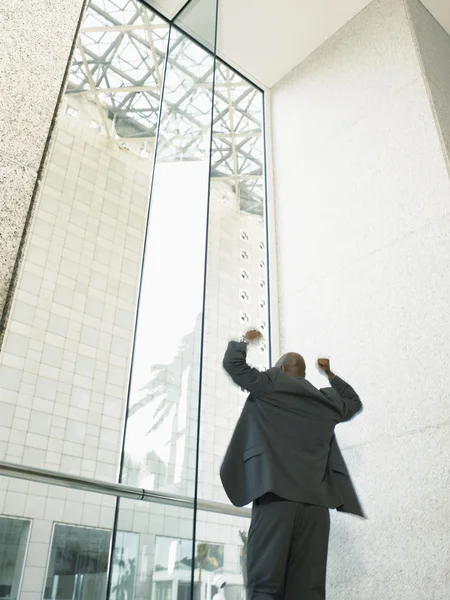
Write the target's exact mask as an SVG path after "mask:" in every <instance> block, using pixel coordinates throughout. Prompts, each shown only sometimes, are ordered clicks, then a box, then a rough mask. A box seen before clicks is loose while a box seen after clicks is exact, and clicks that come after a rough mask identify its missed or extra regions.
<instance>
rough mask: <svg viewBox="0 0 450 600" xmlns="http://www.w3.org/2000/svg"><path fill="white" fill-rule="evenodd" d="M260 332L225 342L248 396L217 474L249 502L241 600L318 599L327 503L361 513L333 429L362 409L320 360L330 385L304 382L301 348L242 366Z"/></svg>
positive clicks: (235, 498)
mask: <svg viewBox="0 0 450 600" xmlns="http://www.w3.org/2000/svg"><path fill="white" fill-rule="evenodd" d="M261 338H262V336H261V334H260V333H259V332H258V331H254V330H252V331H249V332H247V333H246V334H245V336H244V338H243V341H242V342H230V343H229V345H228V348H227V351H226V353H225V357H224V360H223V366H224V368H225V370H226V371H227V373H228V374H229V375H230V377H231V378H232V380H233V381H234V382H235V383H236V384H237V385H239V386H240V387H241V388H244V389H246V390H247V391H248V392H249V393H250V395H249V397H248V399H247V402H246V403H245V406H244V409H243V411H242V414H241V416H240V418H239V421H238V423H237V425H236V428H235V431H234V433H233V436H232V439H231V442H230V445H229V447H228V450H227V453H226V455H225V458H224V461H223V464H222V467H221V471H220V475H221V479H222V483H223V486H224V488H225V491H226V492H227V495H228V497H229V498H230V500H231V502H232V503H233V504H234V505H235V506H245V505H246V504H248V503H250V502H253V509H252V521H251V526H250V531H249V536H248V550H247V577H248V589H247V600H323V599H324V598H325V582H326V565H327V554H328V538H329V531H330V517H329V509H330V508H335V509H337V510H340V511H343V512H348V513H353V514H355V515H359V516H361V517H363V516H364V514H363V511H362V508H361V505H360V503H359V500H358V497H357V495H356V493H355V490H354V488H353V485H352V481H351V479H350V476H349V473H348V470H347V467H346V465H345V462H344V459H343V457H342V455H341V453H340V450H339V447H338V445H337V442H336V439H335V437H334V429H335V427H336V425H337V424H338V423H342V422H344V421H348V420H349V419H351V418H352V417H353V416H354V415H356V414H357V413H358V412H359V411H360V410H361V408H362V404H361V401H360V399H359V397H358V395H357V394H356V392H355V391H354V390H353V389H352V388H351V387H350V386H349V385H348V384H347V383H345V382H344V381H343V380H342V379H340V378H339V377H337V376H336V375H334V373H332V372H331V369H330V362H329V360H328V359H319V360H318V366H319V368H320V369H321V371H322V372H323V373H324V375H326V376H327V377H328V379H329V381H330V384H331V388H326V389H322V390H318V389H317V388H315V387H314V386H313V385H312V384H311V383H309V382H308V381H307V380H306V379H305V374H306V368H305V361H304V360H303V357H302V356H301V355H300V354H296V353H294V352H290V353H288V354H285V355H284V356H283V357H282V358H280V360H279V361H278V363H277V364H276V366H275V367H274V368H272V369H269V370H268V371H264V372H260V371H258V370H257V369H254V368H251V367H250V366H249V365H248V364H247V360H246V356H247V346H248V344H253V343H259V341H260V340H261Z"/></svg>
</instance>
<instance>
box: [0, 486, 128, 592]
mask: <svg viewBox="0 0 450 600" xmlns="http://www.w3.org/2000/svg"><path fill="white" fill-rule="evenodd" d="M115 503H116V499H115V498H114V497H112V496H105V495H103V494H94V493H89V492H83V491H79V490H73V489H68V488H65V487H58V486H53V485H46V484H42V483H35V482H29V481H27V480H22V479H14V478H9V477H4V476H2V477H0V509H1V510H2V512H3V517H0V561H3V558H4V553H5V550H6V552H7V554H9V550H7V549H6V547H5V544H4V540H5V539H8V535H7V532H8V525H7V526H6V531H5V523H7V524H8V523H10V522H14V523H15V528H16V533H17V535H16V534H15V535H16V539H17V538H18V530H19V529H21V538H20V543H19V546H18V554H17V559H16V564H15V567H14V565H13V562H12V560H11V556H9V558H8V563H7V564H8V568H7V571H6V572H5V570H4V569H3V566H4V564H3V563H2V562H0V564H2V565H3V566H0V586H3V587H2V588H1V589H2V593H4V590H5V587H4V586H7V587H9V586H11V588H12V589H11V590H10V591H9V592H7V594H8V593H9V596H8V595H7V594H6V596H5V597H6V598H8V600H11V599H14V600H20V599H21V598H22V597H23V598H25V597H28V596H31V595H37V597H38V598H41V599H44V598H45V600H47V599H48V600H50V599H51V600H66V597H67V596H68V597H69V598H70V600H93V599H94V598H95V600H97V598H102V596H101V595H97V592H98V590H104V589H105V585H106V571H105V563H106V565H107V564H108V552H109V540H110V536H111V531H112V528H113V525H114V511H115ZM118 539H119V544H120V543H121V544H122V545H123V543H122V541H121V539H120V536H119V537H118ZM10 541H11V540H10ZM105 552H106V554H105ZM12 569H14V574H13V576H12V577H11V573H12ZM22 570H23V576H22ZM20 580H21V583H20ZM19 583H20V590H19V587H18V585H19ZM70 593H72V596H70ZM103 593H104V592H103ZM74 594H75V595H74ZM77 594H78V595H77ZM103 597H104V595H103ZM0 598H2V596H0Z"/></svg>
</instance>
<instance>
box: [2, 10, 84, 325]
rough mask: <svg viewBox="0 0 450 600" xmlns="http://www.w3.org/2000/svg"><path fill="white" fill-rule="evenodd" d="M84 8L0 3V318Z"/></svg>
mask: <svg viewBox="0 0 450 600" xmlns="http://www.w3.org/2000/svg"><path fill="white" fill-rule="evenodd" d="M82 5H83V0H76V2H72V1H70V0H63V1H62V2H59V1H55V0H51V1H50V2H49V1H47V0H37V1H36V2H21V3H20V4H17V3H14V2H10V1H9V0H1V1H0V19H1V22H2V35H1V41H0V89H1V90H2V109H1V112H0V317H1V314H2V311H3V308H4V304H5V299H6V295H7V293H8V288H9V284H10V281H11V276H12V273H13V269H14V264H15V262H16V257H17V252H18V250H19V246H20V243H21V239H22V235H23V232H24V225H25V221H26V218H27V214H28V211H29V208H30V202H31V199H32V196H33V190H34V187H35V184H36V178H37V173H38V170H39V167H40V164H41V160H42V156H43V152H44V148H45V145H46V141H47V137H48V133H49V129H50V125H51V122H52V117H53V113H54V110H55V106H56V102H57V99H58V94H59V92H60V89H61V84H62V81H63V77H64V72H65V69H66V65H67V61H68V59H69V55H70V49H71V46H72V43H73V39H74V35H75V31H76V27H77V24H78V20H79V18H80V13H81V9H82ZM1 333H2V332H0V336H1Z"/></svg>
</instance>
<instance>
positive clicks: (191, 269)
mask: <svg viewBox="0 0 450 600" xmlns="http://www.w3.org/2000/svg"><path fill="white" fill-rule="evenodd" d="M216 21H217V2H216V0H191V2H190V3H189V4H188V5H187V6H186V7H185V9H184V10H183V11H182V12H181V13H180V14H179V15H178V16H177V17H176V19H175V20H174V22H172V23H168V22H166V21H165V20H164V19H163V18H161V17H160V16H159V15H158V14H156V13H155V12H154V11H152V10H150V8H148V6H147V5H145V4H143V3H141V2H139V1H138V0H91V2H89V4H88V6H87V8H86V12H85V15H84V19H83V22H82V25H81V29H80V32H79V36H78V39H77V41H76V46H75V50H74V54H73V57H72V64H71V67H70V71H69V76H68V84H67V89H66V92H65V94H64V98H63V100H62V105H61V107H60V109H59V116H58V120H57V124H56V127H55V132H54V137H53V141H52V144H51V147H50V149H49V155H48V162H47V167H46V169H45V172H44V173H43V177H42V182H41V187H40V191H39V198H38V201H37V206H36V213H35V216H34V219H33V223H32V225H31V228H30V238H29V243H28V248H27V251H26V254H25V258H24V263H23V273H22V276H21V280H20V281H19V284H18V292H17V299H16V301H15V304H14V306H13V308H12V312H11V317H10V323H13V326H12V328H11V332H10V333H9V334H8V335H7V337H6V338H5V352H6V354H8V352H9V353H10V354H11V356H14V357H15V362H14V364H15V365H16V367H15V368H16V370H17V371H18V373H19V374H18V376H17V377H18V385H17V389H10V390H8V395H7V402H8V406H13V407H14V410H13V411H12V412H11V414H9V412H8V410H9V409H7V407H6V405H5V410H4V415H5V418H4V422H5V423H7V425H5V427H7V428H8V432H9V431H10V433H8V436H6V437H3V438H2V440H1V441H0V443H1V444H3V443H4V445H5V451H4V453H3V456H4V457H5V460H6V461H7V462H12V463H19V464H21V465H24V466H29V467H35V468H44V469H48V470H50V471H52V472H57V473H59V474H61V476H64V475H65V474H69V475H71V476H74V477H84V478H92V479H95V480H96V481H99V480H101V481H103V482H105V483H107V482H111V483H112V482H120V483H121V484H123V485H127V486H134V487H135V488H140V489H145V490H147V492H148V493H150V492H151V493H154V494H155V499H156V500H155V501H144V499H141V500H139V499H134V500H132V499H129V498H124V497H120V498H119V496H120V494H118V497H117V498H114V497H111V496H107V495H102V494H101V493H91V492H87V491H85V492H84V491H80V490H73V489H70V488H69V487H64V485H62V486H60V487H54V486H49V485H46V484H43V483H36V482H33V481H28V480H26V479H23V480H20V479H17V480H16V479H9V478H7V477H1V478H0V485H1V487H0V510H1V512H2V513H3V515H4V517H2V518H1V519H0V528H2V529H1V531H2V532H3V533H2V540H3V536H5V539H6V538H8V539H11V540H12V541H11V543H10V545H9V546H8V548H9V549H8V550H7V551H4V552H3V555H2V554H1V552H2V551H3V547H1V550H0V557H2V561H3V562H2V563H0V598H2V597H5V598H6V597H7V598H15V597H17V598H19V597H20V598H23V600H38V599H39V600H42V599H45V600H97V599H100V598H109V599H112V600H131V599H133V600H144V599H145V600H148V599H149V598H153V599H157V600H175V599H176V600H191V599H195V600H241V599H242V598H243V590H244V584H245V548H246V532H247V529H248V518H247V517H246V516H243V515H244V514H247V513H246V512H245V511H244V512H243V513H240V514H242V516H233V512H232V511H231V507H229V503H228V500H227V498H226V496H225V493H224V491H223V489H222V486H221V483H220V478H219V469H220V464H221V461H222V458H223V456H224V454H225V450H226V447H227V444H228V442H229V439H230V437H231V433H232V430H233V428H234V425H235V423H236V420H237V418H238V416H239V414H240V411H241V409H242V406H243V403H244V401H245V398H246V395H245V393H243V392H242V391H241V390H239V389H238V388H236V387H235V386H233V385H232V384H231V382H230V381H229V380H228V378H227V377H226V375H225V374H224V372H223V370H222V366H221V363H222V358H223V354H224V352H225V349H226V345H227V343H228V341H229V340H230V339H232V338H239V337H240V336H241V334H242V332H243V331H244V330H246V329H248V328H251V327H256V328H258V329H261V331H262V332H263V333H264V335H265V341H264V344H263V345H262V346H261V347H258V348H254V349H251V350H250V353H249V360H250V362H252V363H253V364H254V365H255V366H258V367H260V368H267V367H268V366H269V361H270V358H269V348H270V339H269V298H268V284H269V282H268V269H267V242H266V214H265V174H264V126H263V94H262V92H261V91H260V90H259V89H258V88H256V87H255V86H253V85H252V84H251V83H249V82H248V81H247V80H246V79H245V78H243V77H242V76H240V75H239V74H238V73H236V72H235V71H234V70H233V69H231V68H230V67H229V66H228V65H226V64H225V63H224V62H223V61H221V60H220V59H219V58H217V57H216V55H215V52H214V50H215V39H216ZM14 323H17V324H20V326H19V325H14ZM22 338H23V339H22ZM24 340H26V341H24ZM20 353H22V354H20ZM11 364H13V361H11ZM3 440H5V441H3ZM2 449H3V446H0V450H2ZM158 494H159V496H158ZM161 498H163V500H161ZM164 498H165V499H166V500H167V501H165V500H164ZM174 499H175V500H174ZM177 499H178V500H179V504H178V505H177V504H176V502H177V501H178V500H177ZM180 499H181V500H180ZM204 501H206V503H205V502H204ZM202 502H203V504H202ZM208 503H209V504H208ZM219 503H220V504H219ZM207 504H208V506H209V508H204V506H206V505H207ZM218 507H219V508H218ZM220 507H221V508H220ZM8 527H9V528H10V529H8ZM7 531H10V533H6V532H7ZM14 536H15V537H14ZM3 556H5V558H4V559H3ZM1 594H3V596H2V595H1ZM8 594H9V595H8ZM14 594H16V595H15V596H14Z"/></svg>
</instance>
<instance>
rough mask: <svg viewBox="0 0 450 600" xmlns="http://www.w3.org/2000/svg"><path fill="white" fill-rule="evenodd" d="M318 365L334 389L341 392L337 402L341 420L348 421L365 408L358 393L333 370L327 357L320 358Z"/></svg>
mask: <svg viewBox="0 0 450 600" xmlns="http://www.w3.org/2000/svg"><path fill="white" fill-rule="evenodd" d="M317 365H318V367H319V369H320V370H321V371H322V372H323V373H324V374H325V375H326V376H327V377H328V379H329V381H330V383H331V386H332V387H333V389H334V390H335V391H336V392H337V393H338V394H339V399H338V400H337V401H336V402H335V404H336V409H337V411H338V412H339V415H340V419H339V420H340V421H348V420H349V419H351V418H352V417H354V416H355V415H356V414H357V413H359V412H360V411H361V410H362V408H363V405H362V402H361V400H360V398H359V396H358V394H357V393H356V392H355V390H354V389H353V388H352V387H351V386H350V385H349V384H348V383H346V382H345V381H344V380H343V379H341V378H340V377H337V375H335V374H334V373H333V372H332V371H331V369H330V361H329V360H328V359H327V358H319V360H318V361H317Z"/></svg>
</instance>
